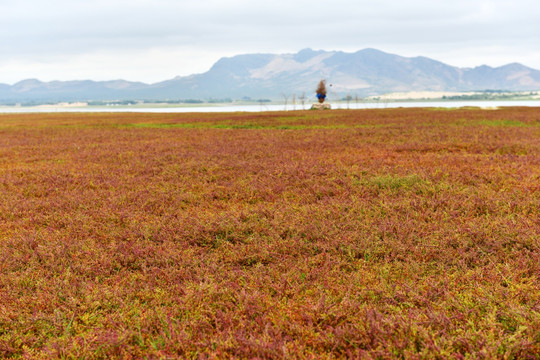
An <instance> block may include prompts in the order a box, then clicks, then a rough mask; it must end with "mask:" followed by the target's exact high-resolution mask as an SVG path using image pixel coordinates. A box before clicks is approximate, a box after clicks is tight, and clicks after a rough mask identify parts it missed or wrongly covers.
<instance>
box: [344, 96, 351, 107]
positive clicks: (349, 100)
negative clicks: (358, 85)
mask: <svg viewBox="0 0 540 360" xmlns="http://www.w3.org/2000/svg"><path fill="white" fill-rule="evenodd" d="M345 99H346V100H347V109H350V106H349V103H350V102H351V100H352V96H351V94H347V97H345Z"/></svg>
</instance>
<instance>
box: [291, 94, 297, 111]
mask: <svg viewBox="0 0 540 360" xmlns="http://www.w3.org/2000/svg"><path fill="white" fill-rule="evenodd" d="M291 102H292V109H293V110H296V94H293V95H292V101H291Z"/></svg>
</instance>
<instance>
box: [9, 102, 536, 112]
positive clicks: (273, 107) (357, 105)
mask: <svg viewBox="0 0 540 360" xmlns="http://www.w3.org/2000/svg"><path fill="white" fill-rule="evenodd" d="M330 104H331V105H332V109H388V108H411V107H430V108H461V107H479V108H485V109H492V108H499V107H508V106H527V107H540V100H508V101H504V100H500V101H498V100H495V101H480V100H479V101H406V102H385V101H380V102H350V103H349V104H347V103H344V102H337V103H332V102H330ZM310 107H311V104H305V105H304V106H302V105H301V104H296V105H291V104H287V105H285V104H267V105H265V104H263V105H231V104H225V105H222V106H215V105H214V106H181V107H180V106H179V107H170V106H167V107H159V106H152V107H150V106H148V107H145V106H81V107H70V106H54V105H47V106H34V107H26V106H4V107H0V113H5V114H6V113H20V114H23V113H52V112H141V113H187V112H264V111H284V110H285V111H294V110H308V109H309V108H310Z"/></svg>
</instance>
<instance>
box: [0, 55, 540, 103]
mask: <svg viewBox="0 0 540 360" xmlns="http://www.w3.org/2000/svg"><path fill="white" fill-rule="evenodd" d="M320 79H327V81H328V83H329V84H332V88H331V89H332V90H331V91H332V92H333V94H334V95H336V96H340V95H344V94H351V95H358V96H368V95H379V94H384V93H388V92H404V91H474V90H486V89H490V90H508V91H528V90H538V89H540V71H538V70H535V69H531V68H528V67H526V66H523V65H521V64H518V63H512V64H508V65H504V66H501V67H497V68H492V67H489V66H486V65H482V66H478V67H475V68H458V67H454V66H451V65H447V64H445V63H442V62H440V61H436V60H433V59H430V58H427V57H422V56H419V57H412V58H407V57H402V56H399V55H395V54H389V53H385V52H382V51H379V50H376V49H364V50H360V51H357V52H355V53H345V52H341V51H323V50H319V51H314V50H311V49H304V50H302V51H300V52H298V53H296V54H280V55H277V54H245V55H238V56H234V57H230V58H222V59H220V60H219V61H217V62H216V63H215V64H214V65H213V66H212V67H211V68H210V69H209V70H208V71H207V72H205V73H202V74H195V75H190V76H185V77H176V78H173V79H171V80H166V81H163V82H159V83H155V84H144V83H141V82H130V81H125V80H111V81H91V80H75V81H51V82H41V81H39V80H36V79H28V80H23V81H20V82H18V83H16V84H14V85H6V84H0V100H1V101H4V102H5V101H28V100H31V101H85V100H126V99H148V100H152V99H155V100H158V99H161V100H164V99H210V98H241V97H246V96H247V97H251V98H262V97H264V98H274V99H277V98H282V97H285V96H290V95H291V94H297V95H301V94H302V93H306V95H308V96H311V95H312V93H313V92H314V88H315V86H316V84H317V83H318V81H319V80H320Z"/></svg>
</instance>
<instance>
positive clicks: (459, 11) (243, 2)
mask: <svg viewBox="0 0 540 360" xmlns="http://www.w3.org/2000/svg"><path fill="white" fill-rule="evenodd" d="M307 47H310V48H313V49H317V50H319V49H322V50H342V51H346V52H355V51H357V50H361V49H364V48H366V47H372V48H376V49H379V50H382V51H386V52H390V53H394V54H398V55H402V56H420V55H421V56H427V57H431V58H433V59H436V60H440V61H443V62H445V63H447V64H450V65H454V66H461V67H473V66H478V65H482V64H487V65H490V66H500V65H504V64H507V63H510V62H520V63H522V64H524V65H526V66H529V67H532V68H535V69H540V6H538V0H452V1H449V0H409V1H403V0H373V1H367V0H327V1H321V0H312V1H306V0H271V1H270V0H268V1H260V0H228V1H218V0H191V1H186V0H177V1H173V0H49V1H43V0H40V1H38V0H0V52H1V53H0V83H7V84H13V83H15V82H17V81H20V80H23V79H27V78H38V79H40V80H42V81H50V80H74V79H92V80H110V79H126V80H132V81H143V82H146V83H153V82H158V81H162V80H166V79H170V78H173V77H174V76H177V75H181V76H185V75H190V74H193V73H201V72H205V71H207V70H208V69H209V68H210V67H211V66H212V64H213V63H214V62H216V61H217V60H218V59H219V58H220V57H223V56H233V55H237V54H243V53H296V52H298V51H299V50H301V49H303V48H307Z"/></svg>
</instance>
